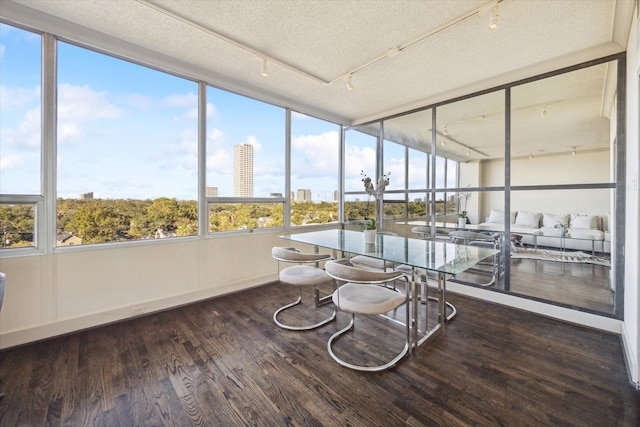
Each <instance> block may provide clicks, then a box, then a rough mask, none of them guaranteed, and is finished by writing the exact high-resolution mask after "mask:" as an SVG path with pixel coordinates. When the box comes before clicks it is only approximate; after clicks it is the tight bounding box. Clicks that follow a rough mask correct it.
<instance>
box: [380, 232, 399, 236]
mask: <svg viewBox="0 0 640 427" xmlns="http://www.w3.org/2000/svg"><path fill="white" fill-rule="evenodd" d="M376 234H380V235H381V236H397V235H398V233H395V232H393V231H378V232H377V233H376Z"/></svg>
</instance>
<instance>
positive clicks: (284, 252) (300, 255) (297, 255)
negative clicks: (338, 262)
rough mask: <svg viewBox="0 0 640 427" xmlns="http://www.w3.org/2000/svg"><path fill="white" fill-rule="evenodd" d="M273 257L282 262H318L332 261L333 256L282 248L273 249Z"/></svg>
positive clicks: (275, 247)
mask: <svg viewBox="0 0 640 427" xmlns="http://www.w3.org/2000/svg"><path fill="white" fill-rule="evenodd" d="M271 256H272V257H273V258H275V259H277V260H278V261H282V262H318V261H326V260H330V259H331V255H328V254H309V253H304V252H300V251H299V250H298V249H296V248H291V247H280V246H274V247H273V248H272V249H271Z"/></svg>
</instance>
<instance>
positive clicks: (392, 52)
mask: <svg viewBox="0 0 640 427" xmlns="http://www.w3.org/2000/svg"><path fill="white" fill-rule="evenodd" d="M136 1H137V2H138V3H140V4H142V5H144V6H146V7H148V8H150V9H154V10H155V11H157V12H160V13H162V14H164V15H166V16H168V17H170V18H172V19H174V20H176V21H179V22H181V23H182V24H185V25H188V26H190V27H192V28H194V29H196V30H198V31H202V32H203V33H205V34H207V35H209V36H212V37H215V38H217V39H218V40H221V41H223V42H225V43H227V44H229V45H231V46H234V47H236V48H238V49H241V50H244V51H245V52H249V53H252V54H254V55H256V56H259V57H261V58H264V61H266V60H269V61H270V62H271V63H274V64H277V65H278V66H279V67H281V68H283V69H286V70H289V71H291V72H294V73H296V74H299V75H301V76H304V77H306V78H308V79H310V80H313V81H315V82H317V83H321V84H325V85H332V84H334V83H337V82H339V81H341V80H343V79H345V78H346V77H347V76H351V75H352V74H355V73H358V72H360V71H362V70H364V69H366V68H369V67H371V66H372V65H374V64H376V63H378V62H380V61H382V60H385V59H387V58H392V57H394V56H397V55H398V54H400V53H402V52H403V51H404V50H406V49H408V48H410V47H412V46H413V45H415V44H418V43H420V42H422V41H424V40H426V39H428V38H430V37H432V36H435V35H437V34H440V33H441V32H443V31H445V30H448V29H449V28H451V27H453V26H455V25H458V24H460V23H462V22H465V21H466V20H467V19H469V18H471V17H474V16H478V15H481V16H482V15H484V14H485V13H488V12H489V10H491V8H493V15H494V16H493V17H492V18H491V25H496V26H497V22H498V21H499V20H500V17H499V16H498V3H499V2H501V1H502V0H493V1H490V2H488V3H487V4H485V5H482V6H480V7H477V8H475V9H472V10H470V11H468V12H467V13H465V14H463V15H460V16H458V17H455V18H453V19H452V20H450V21H448V22H445V23H444V24H442V25H441V26H439V27H438V28H434V29H432V30H430V31H429V32H427V33H425V34H422V35H420V36H419V37H416V38H414V39H412V40H409V41H407V42H405V43H404V44H401V45H398V46H394V47H391V48H389V49H387V50H386V51H385V52H384V53H382V54H381V55H379V56H378V57H376V58H373V59H371V60H369V61H368V62H366V63H364V64H362V65H360V66H358V67H356V68H354V69H352V70H351V71H349V72H347V73H345V74H342V75H340V76H337V77H335V78H334V79H330V80H329V79H327V78H326V77H320V76H318V75H315V74H312V73H310V72H308V71H305V70H303V69H301V68H298V67H296V66H294V65H293V64H290V63H288V62H285V61H282V60H279V59H277V58H274V57H272V56H268V55H266V54H265V53H263V52H260V51H259V50H258V49H257V48H255V47H253V46H250V45H247V44H244V43H242V42H241V41H239V40H235V39H233V38H231V37H228V36H225V35H224V34H222V33H219V32H217V31H215V30H213V29H212V28H209V27H207V26H205V25H202V24H199V23H197V22H194V21H192V20H190V19H188V18H187V17H185V16H182V15H180V14H178V13H175V12H172V11H170V10H169V9H166V8H164V7H162V6H159V5H157V4H155V2H153V1H151V0H136ZM494 21H495V22H494ZM267 71H268V70H267ZM350 90H352V89H350Z"/></svg>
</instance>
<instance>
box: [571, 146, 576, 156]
mask: <svg viewBox="0 0 640 427" xmlns="http://www.w3.org/2000/svg"><path fill="white" fill-rule="evenodd" d="M571 148H572V149H573V150H572V151H571V155H573V156H575V155H576V147H571Z"/></svg>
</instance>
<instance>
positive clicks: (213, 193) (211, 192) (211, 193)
mask: <svg viewBox="0 0 640 427" xmlns="http://www.w3.org/2000/svg"><path fill="white" fill-rule="evenodd" d="M207 197H218V187H207Z"/></svg>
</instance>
